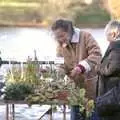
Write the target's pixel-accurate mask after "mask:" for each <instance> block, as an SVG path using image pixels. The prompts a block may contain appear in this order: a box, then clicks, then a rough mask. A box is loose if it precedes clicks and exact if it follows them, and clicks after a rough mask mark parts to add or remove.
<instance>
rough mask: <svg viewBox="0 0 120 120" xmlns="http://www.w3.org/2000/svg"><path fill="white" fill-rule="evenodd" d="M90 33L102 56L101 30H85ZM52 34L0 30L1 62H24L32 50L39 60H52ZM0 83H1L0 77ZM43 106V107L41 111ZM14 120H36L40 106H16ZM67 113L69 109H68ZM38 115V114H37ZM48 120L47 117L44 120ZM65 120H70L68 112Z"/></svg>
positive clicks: (0, 114) (1, 113) (0, 117)
mask: <svg viewBox="0 0 120 120" xmlns="http://www.w3.org/2000/svg"><path fill="white" fill-rule="evenodd" d="M85 30H87V31H89V32H90V33H92V35H93V36H94V38H95V39H96V41H97V42H98V44H99V45H100V48H101V50H102V54H104V52H105V50H106V48H107V46H108V42H107V41H106V40H105V36H104V30H103V29H85ZM51 36H52V34H51V32H50V31H49V30H46V29H40V28H3V27H2V28H0V51H1V57H2V59H3V60H17V61H26V59H27V57H28V56H30V57H32V58H33V57H34V52H33V51H34V50H36V51H37V56H38V59H39V60H46V59H53V58H54V57H55V54H56V51H55V49H56V47H55V42H54V40H53V38H52V37H51ZM7 67H8V66H5V65H3V66H2V67H1V70H0V75H5V73H6V68H7ZM0 81H3V79H2V76H1V77H0ZM44 108H45V106H44V107H43V109H44ZM15 109H16V114H15V116H16V119H15V120H37V119H38V117H39V115H40V113H41V107H40V106H33V107H31V108H29V107H28V106H26V105H17V106H16V108H15ZM68 111H69V109H68ZM38 113H39V114H38ZM53 118H54V119H53V120H61V119H62V113H61V111H58V112H56V113H54V114H53ZM44 119H45V120H48V116H46V117H45V118H44ZM67 119H68V120H69V119H70V114H69V112H68V114H67ZM0 120H5V105H1V106H0Z"/></svg>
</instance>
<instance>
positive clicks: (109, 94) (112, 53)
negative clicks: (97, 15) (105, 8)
mask: <svg viewBox="0 0 120 120" xmlns="http://www.w3.org/2000/svg"><path fill="white" fill-rule="evenodd" d="M105 33H106V37H107V40H108V41H109V46H108V49H107V50H106V52H105V55H104V57H103V58H102V61H101V64H100V65H99V66H98V70H97V71H98V75H99V80H98V96H99V97H98V98H97V104H96V106H97V109H98V107H99V106H101V107H99V109H98V114H99V115H100V117H101V119H100V120H120V102H119V101H120V93H119V92H120V22H118V21H110V22H109V23H108V24H107V25H106V28H105ZM110 106H112V107H110Z"/></svg>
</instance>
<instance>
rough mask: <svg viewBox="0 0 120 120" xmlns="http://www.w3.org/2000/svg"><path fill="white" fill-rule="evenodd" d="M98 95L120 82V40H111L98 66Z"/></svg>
mask: <svg viewBox="0 0 120 120" xmlns="http://www.w3.org/2000/svg"><path fill="white" fill-rule="evenodd" d="M98 75H99V80H98V92H97V93H98V96H99V95H103V94H104V93H106V92H108V91H109V90H110V89H112V88H113V87H114V86H116V85H118V84H119V82H120V40H117V41H114V42H111V43H110V45H109V46H108V49H107V51H106V53H105V55H104V57H103V59H102V61H101V64H100V66H99V67H98Z"/></svg>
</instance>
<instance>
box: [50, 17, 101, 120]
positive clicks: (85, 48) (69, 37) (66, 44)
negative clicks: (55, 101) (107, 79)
mask: <svg viewBox="0 0 120 120" xmlns="http://www.w3.org/2000/svg"><path fill="white" fill-rule="evenodd" d="M52 31H53V33H54V35H55V39H56V41H57V43H58V46H57V56H61V57H63V58H64V66H63V69H64V70H65V73H66V74H67V75H68V76H69V77H70V78H71V79H73V81H74V82H75V83H76V85H77V86H79V85H80V84H82V83H80V82H81V81H80V79H81V74H83V75H84V81H83V82H84V87H85V89H86V92H87V97H88V98H89V99H94V98H95V95H96V81H97V74H96V72H95V69H94V68H95V66H96V65H97V64H98V63H99V62H100V59H101V52H100V48H99V46H98V44H97V42H96V41H95V40H94V38H93V37H92V35H91V34H90V33H88V32H85V31H82V30H80V29H78V28H75V27H73V25H72V22H71V21H69V20H64V19H59V20H57V21H55V23H53V25H52ZM82 87H83V86H82ZM84 119H85V118H84V114H82V113H80V111H79V106H77V105H76V106H72V108H71V120H84Z"/></svg>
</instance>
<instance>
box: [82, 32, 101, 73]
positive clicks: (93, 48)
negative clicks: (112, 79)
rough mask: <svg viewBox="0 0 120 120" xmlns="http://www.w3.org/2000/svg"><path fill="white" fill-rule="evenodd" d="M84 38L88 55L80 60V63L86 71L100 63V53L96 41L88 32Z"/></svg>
mask: <svg viewBox="0 0 120 120" xmlns="http://www.w3.org/2000/svg"><path fill="white" fill-rule="evenodd" d="M84 40H85V47H86V50H87V52H88V57H87V58H86V59H85V60H83V61H80V64H82V65H83V66H84V67H85V68H86V71H87V72H88V71H90V70H91V69H93V68H94V67H95V66H96V65H97V64H99V63H100V61H101V58H102V54H101V50H100V47H99V45H98V43H97V42H96V40H95V39H94V38H93V36H92V35H91V34H90V33H86V34H85V36H84Z"/></svg>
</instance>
